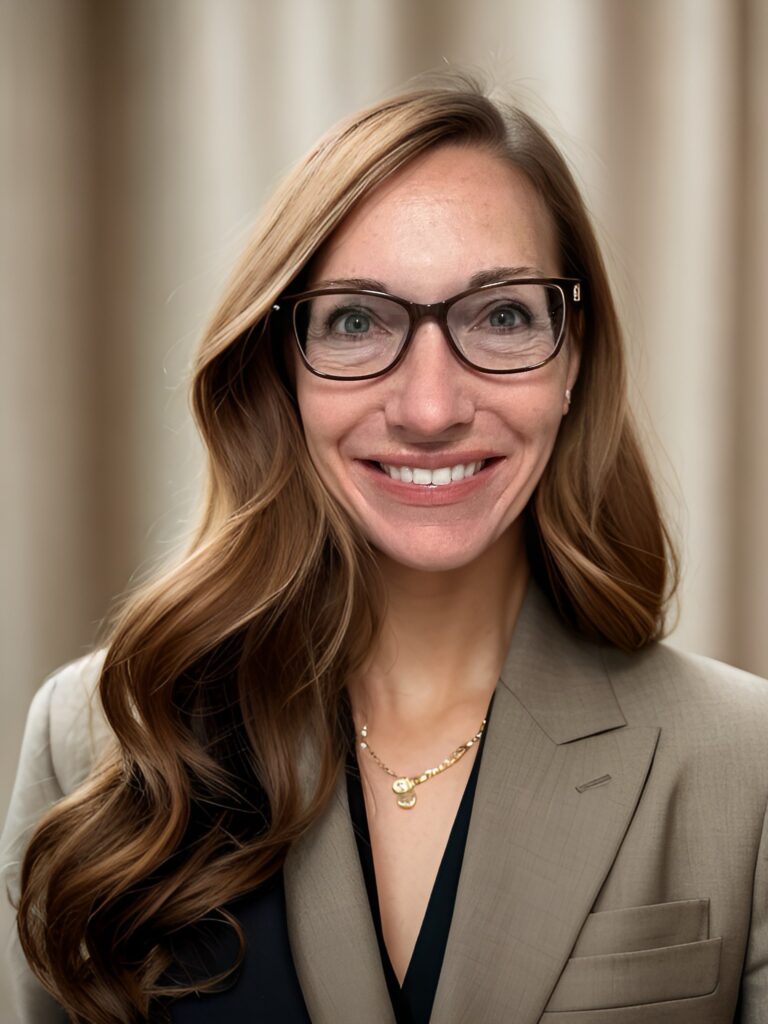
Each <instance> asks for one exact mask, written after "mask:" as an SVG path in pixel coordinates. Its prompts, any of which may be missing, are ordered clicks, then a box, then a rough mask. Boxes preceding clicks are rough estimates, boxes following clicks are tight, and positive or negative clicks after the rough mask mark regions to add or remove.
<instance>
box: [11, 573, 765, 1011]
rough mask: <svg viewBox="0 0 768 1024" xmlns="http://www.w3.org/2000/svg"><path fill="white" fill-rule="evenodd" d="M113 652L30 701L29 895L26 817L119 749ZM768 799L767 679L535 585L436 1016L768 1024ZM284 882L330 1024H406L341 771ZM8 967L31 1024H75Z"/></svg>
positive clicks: (16, 807) (302, 953)
mask: <svg viewBox="0 0 768 1024" xmlns="http://www.w3.org/2000/svg"><path fill="white" fill-rule="evenodd" d="M101 659H102V655H101V654H96V655H92V656H90V657H88V658H85V659H81V660H80V661H78V662H75V663H73V664H71V665H69V666H66V667H65V668H63V669H61V670H59V671H58V672H57V673H55V674H54V675H53V676H52V677H50V678H49V679H48V680H47V682H46V683H45V685H44V686H43V687H42V689H41V690H40V691H39V692H38V694H37V696H36V697H35V698H34V701H33V703H32V708H31V711H30V714H29V721H28V725H27V730H26V734H25V738H24V745H23V750H22V755H21V763H20V766H19V775H18V779H17V781H16V787H15V790H14V794H13V799H12V803H11V809H10V812H9V816H8V821H7V823H6V831H5V834H4V839H3V842H4V851H5V852H4V863H5V866H6V867H5V870H6V879H7V881H8V882H9V884H10V886H11V889H12V890H14V887H15V886H16V885H17V875H16V866H15V865H16V864H17V862H18V858H19V856H20V854H21V852H22V850H23V847H24V843H25V841H26V840H25V837H26V835H27V829H28V827H29V826H30V824H31V823H33V822H34V821H35V820H36V818H37V817H38V816H39V814H40V813H41V811H42V810H43V808H44V807H46V806H47V805H48V804H50V803H51V802H52V801H53V800H55V799H57V798H59V797H60V796H61V795H62V794H63V793H66V792H69V791H70V790H71V789H73V788H74V786H76V785H77V783H78V782H79V781H80V780H81V779H82V778H83V777H84V775H85V774H86V773H87V771H88V766H89V764H90V761H91V758H92V756H93V753H94V751H95V750H96V749H98V748H99V746H100V745H101V744H102V743H104V742H109V736H108V732H107V729H106V727H105V725H104V722H103V720H102V719H101V717H100V714H99V712H98V710H97V708H96V706H95V704H94V702H93V700H92V699H91V698H90V694H91V693H92V691H93V687H94V684H95V680H96V678H97V676H98V670H99V667H100V665H101ZM306 770H307V772H308V773H309V772H311V770H312V765H311V758H310V759H308V760H307V764H306ZM307 778H309V775H308V776H307ZM767 800H768V683H766V682H765V681H764V680H761V679H758V678H756V677H755V676H751V675H747V674H746V673H743V672H740V671H738V670H736V669H733V668H729V667H727V666H725V665H721V664H719V663H717V662H714V661H710V660H707V659H704V658H700V657H693V656H690V655H686V654H681V653H679V652H677V651H676V650H674V649H672V648H670V647H668V646H666V645H663V644H660V645H656V646H653V647H652V648H650V649H648V650H646V651H644V652H642V653H640V654H635V655H631V656H627V655H623V654H620V653H619V652H617V651H615V650H612V649H605V648H602V649H601V648H599V647H596V646H594V645H592V644H589V643H585V642H584V641H582V640H579V639H578V638H576V637H575V636H574V635H573V634H571V633H570V632H569V631H568V630H567V629H566V628H565V627H564V626H563V625H562V624H561V622H560V620H559V619H558V617H557V616H556V615H555V614H554V612H553V611H552V610H551V608H550V606H549V604H548V602H547V601H546V599H545V598H544V597H543V595H542V594H541V592H540V591H539V590H538V589H537V588H536V587H535V586H534V585H531V586H530V588H529V591H528V594H527V596H526V600H525V603H524V606H523V609H522V612H521V615H520V618H519V620H518V623H517V626H516V628H515V633H514V637H513V640H512V644H511V647H510V650H509V654H508V657H507V660H506V664H505V666H504V669H503V672H502V675H501V679H500V681H499V684H498V686H497V690H496V700H495V702H494V709H493V715H492V717H491V721H490V723H489V726H488V732H487V735H486V738H485V748H484V751H483V758H482V762H481V766H480V772H479V776H478V782H477V790H476V795H475V801H474V807H473V811H472V819H471V824H470V829H469V835H468V839H467V845H466V851H465V855H464V862H463V867H462V873H461V880H460V884H459V889H458V893H457V898H456V905H455V910H454V914H453V921H452V924H451V930H450V934H449V938H448V945H447V949H446V952H445V960H444V963H443V969H442V973H441V976H440V982H439V985H438V988H437V994H436V998H435V1004H434V1009H433V1013H432V1022H433V1024H466V1022H470V1021H471V1022H472V1024H507V1022H514V1024H534V1022H537V1021H538V1022H541V1024H587V1022H589V1024H640V1022H642V1024H646V1022H654V1024H673V1022H674V1024H682V1022H690V1024H715V1022H717V1024H726V1022H729V1024H730V1022H731V1021H734V1020H736V1021H739V1022H741V1024H766V1022H768V829H767V828H766V824H765V812H766V802H767ZM404 884H406V885H407V880H405V882H404ZM285 888H286V903H287V912H288V927H289V935H290V941H291V946H292V950H293V955H294V959H295V964H296V970H297V972H298V976H299V979H300V982H301V986H302V989H303V991H304V996H305V999H306V1003H307V1007H308V1009H309V1013H310V1016H311V1018H312V1020H313V1022H314V1024H360V1022H366V1024H394V1016H393V1013H392V1010H391V1007H390V1003H389V998H388V995H387V988H386V983H385V980H384V975H383V972H382V968H381V962H380V957H379V950H378V946H377V942H376V936H375V933H374V928H373V923H372V919H371V914H370V909H369V905H368V899H367V896H366V890H365V884H364V880H363V876H362V873H361V869H360V863H359V859H358V853H357V848H356V845H355V839H354V835H353V833H352V827H351V822H350V817H349V810H348V806H347V799H346V788H345V781H344V777H343V775H342V776H340V779H339V784H338V787H337V790H336V792H335V794H334V797H333V799H332V800H331V802H330V804H329V806H328V809H327V811H326V813H325V814H324V815H323V817H322V819H321V820H320V821H318V822H317V824H316V825H315V826H314V827H313V828H312V830H311V831H310V832H309V833H308V834H307V835H306V836H305V837H304V838H302V840H301V841H300V842H299V843H298V844H297V845H295V846H294V847H293V848H292V849H291V850H290V852H289V855H288V859H287V861H286V864H285ZM12 958H13V961H14V965H15V966H14V971H15V975H16V980H17V991H18V996H19V1000H20V1003H21V1012H22V1020H23V1021H24V1024H26V1022H35V1024H38V1022H39V1024H43V1022H46V1024H47V1022H49V1021H58V1020H63V1017H62V1016H61V1015H60V1012H59V1011H58V1010H57V1009H56V1007H55V1005H54V1004H53V1003H52V1001H51V1000H49V999H48V998H47V997H43V995H42V994H41V992H40V990H39V988H38V986H37V984H36V983H35V982H34V980H33V979H32V978H31V975H30V974H29V972H28V971H27V969H26V967H25V966H24V964H23V961H22V960H21V959H20V957H19V954H18V950H12ZM57 1014H58V1015H57Z"/></svg>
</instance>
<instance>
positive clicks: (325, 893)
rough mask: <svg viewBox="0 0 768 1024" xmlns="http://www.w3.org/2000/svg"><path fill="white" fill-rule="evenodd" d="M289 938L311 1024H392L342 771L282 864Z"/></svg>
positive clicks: (344, 777) (389, 1002)
mask: <svg viewBox="0 0 768 1024" xmlns="http://www.w3.org/2000/svg"><path fill="white" fill-rule="evenodd" d="M283 879H284V887H285V902H286V913H287V919H288V937H289V940H290V944H291V951H292V953H293V960H294V964H295V966H296V973H297V975H298V977H299V982H300V984H301V989H302V992H303V993H304V1001H305V1003H306V1005H307V1010H308V1011H309V1015H310V1017H311V1019H312V1024H357V1022H358V1021H371V1022H373V1021H375V1022H376V1024H395V1016H394V1012H393V1010H392V1003H391V1001H390V998H389V991H388V989H387V982H386V979H385V977H384V970H383V968H382V964H381V956H380V954H379V945H378V940H377V938H376V931H375V929H374V926H373V918H372V916H371V909H370V904H369V903H368V893H367V891H366V888H365V879H364V878H363V873H362V868H361V867H360V857H359V855H358V852H357V842H356V840H355V836H354V833H353V831H352V821H351V818H350V815H349V803H348V801H347V785H346V776H345V774H344V772H343V771H342V772H340V773H339V781H338V783H337V785H336V789H335V791H334V793H333V796H332V797H331V800H330V802H329V804H328V807H327V809H326V811H325V813H324V814H323V815H322V817H321V818H320V819H319V821H317V822H316V823H315V824H314V825H313V827H312V828H311V829H310V831H309V832H308V833H307V834H306V835H304V836H302V838H301V839H300V840H299V841H298V842H296V843H294V845H293V846H292V847H291V848H290V850H289V851H288V856H287V857H286V860H285V864H284V866H283Z"/></svg>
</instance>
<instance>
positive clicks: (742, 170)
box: [0, 0, 768, 1005]
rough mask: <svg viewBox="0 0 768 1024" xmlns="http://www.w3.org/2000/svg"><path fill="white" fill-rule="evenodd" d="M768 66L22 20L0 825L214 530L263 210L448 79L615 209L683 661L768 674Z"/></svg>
mask: <svg viewBox="0 0 768 1024" xmlns="http://www.w3.org/2000/svg"><path fill="white" fill-rule="evenodd" d="M767 54H768V5H766V4H765V3H763V2H762V0H738V2H734V0H644V2H643V3H636V2H634V0H582V2H580V3H573V2H572V0H539V2H538V3H537V4H535V5H534V4H529V3H525V2H523V0H519V2H517V0H515V2H511V0H477V2H475V3H474V4H471V5H470V4H467V3H465V2H459V0H421V2H417V3H414V2H413V0H357V2H355V3H347V2H344V0H326V2H325V3H317V2H315V0H281V2H280V3H275V2H272V0H164V2H163V3H157V2H154V0H111V2H110V3H108V4H105V3H103V2H101V0H67V2H66V3H65V2H63V0H5V2H4V4H3V5H2V6H1V7H0V118H1V119H2V139H3V145H2V149H1V150H0V188H1V189H2V197H1V202H2V210H3V217H2V239H1V241H0V302H1V304H2V311H3V319H2V344H3V356H4V360H3V361H4V367H5V372H4V373H3V374H2V375H0V424H1V425H2V435H1V437H0V445H1V446H2V455H3V467H4V485H5V486H4V489H3V490H4V498H5V500H4V501H3V503H2V505H1V506H0V507H1V508H2V513H1V514H2V529H3V534H4V537H5V544H4V546H3V555H2V571H3V578H2V589H3V607H4V614H3V616H2V617H0V638H1V639H2V644H0V649H1V650H2V654H1V655H0V657H1V658H2V679H3V689H2V700H3V729H4V736H3V739H4V742H3V744H2V750H0V796H1V797H2V801H6V800H7V797H8V793H9V790H10V783H11V779H12V775H13V771H14V766H15V762H16V757H17V754H18V748H19V742H20V733H21V726H22V722H23V718H24V715H25V712H26V707H27V705H28V702H29V699H30V697H31V694H32V692H33V691H34V689H35V688H36V687H37V686H38V685H39V683H40V682H41V680H42V678H43V676H44V675H45V674H46V673H47V672H49V671H50V670H52V669H53V668H54V667H55V666H56V665H58V664H60V663H61V662H63V661H65V660H67V659H70V658H74V657H76V656H78V655H79V654H80V653H82V652H83V651H84V650H85V649H86V648H87V647H88V645H89V644H90V643H91V641H92V638H93V636H94V633H95V628H96V625H97V623H98V621H99V620H100V618H101V617H102V616H103V615H105V614H106V612H107V611H108V609H109V607H110V603H111V601H112V600H113V599H114V597H115V596H116V595H117V594H119V593H120V592H121V591H122V590H123V589H124V588H125V587H126V586H127V585H128V584H129V582H130V581H131V580H132V579H136V578H137V577H141V576H142V575H143V574H146V573H149V572H150V571H151V570H152V568H153V566H155V565H157V564H158V563H159V562H162V561H163V560H165V559H167V558H169V557H171V556H172V553H173V551H174V549H175V547H176V545H177V543H178V539H179V538H180V537H181V536H183V535H184V534H185V532H186V530H187V528H188V524H189V519H190V517H191V515H192V513H193V509H194V507H195V503H196V500H197V495H198V485H199V474H200V466H201V452H200V448H199V444H198V442H197V439H196V437H195V434H194V431H193V429H192V427H191V424H190V421H189V415H188V409H187V393H186V386H187V370H188V366H189V360H190V356H191V353H192V351H193V350H194V347H195V344H196V342H197V339H198V336H199V333H200V331H201V329H202V325H203V323H204V321H205V318H206V316H207V314H208V312H209V311H210V310H211V308H212V306H213V304H214V302H215V300H216V296H217V293H218V290H219V288H220V287H221V284H222V282H223V280H224V278H225V277H226V274H227V271H228V268H229V266H230V265H231V263H232V262H233V260H234V259H235V256H236V254H237V253H238V252H239V250H240V248H241V246H242V245H243V243H244V240H245V237H246V235H247V233H248V229H249V226H250V224H251V223H252V221H253V219H254V218H255V216H256V213H257V211H258V209H259V207H260V205H261V203H262V202H263V201H264V200H265V199H266V197H267V196H268V195H269V194H270V192H271V190H272V188H273V187H274V185H275V184H276V182H277V180H278V179H279V177H280V176H281V175H282V174H283V173H284V172H285V171H286V170H287V169H288V168H289V166H290V165H291V164H292V163H293V162H294V161H295V160H296V159H298V158H299V157H300V155H301V154H302V153H303V152H304V151H305V150H306V148H307V147H308V146H309V145H310V144H311V142H312V141H313V140H314V139H315V138H316V137H317V136H318V135H319V134H320V133H321V132H322V131H324V130H325V129H326V128H327V127H328V126H329V125H330V124H331V123H332V122H333V121H334V120H335V119H337V118H338V117H340V116H341V115H343V114H344V113H346V112H347V111H350V110H353V109H355V108H358V107H359V106H361V105H362V104H364V103H366V102H370V101H372V100H374V99H376V98H377V97H379V96H380V95H382V94H383V93H384V92H385V91H389V90H391V89H393V88H394V87H395V86H396V85H397V84H398V83H400V82H402V81H404V80H405V79H406V78H408V77H410V76H411V75H413V74H415V73H417V72H419V71H422V70H425V69H427V68H430V67H432V68H434V67H439V66H441V65H444V64H446V63H447V64H459V65H463V66H468V67H469V68H473V67H474V68H478V69H480V70H482V71H485V73H486V74H487V75H488V76H489V77H490V79H491V80H493V81H495V82H496V83H497V84H498V85H499V86H501V87H503V88H506V89H508V90H509V91H511V92H512V94H513V95H514V96H516V97H517V98H518V99H519V100H520V101H521V102H522V103H523V104H524V105H525V106H527V107H528V108H529V109H530V110H531V112H532V113H533V114H534V115H535V116H537V117H539V118H540V119H541V120H542V121H543V122H544V123H545V125H546V126H547V127H548V128H549V129H550V131H551V132H552V134H553V136H554V137H555V140H556V141H557V143H558V144H559V145H560V146H561V147H562V148H563V149H564V150H565V151H566V154H567V156H568V158H569V160H570V162H571V164H572V166H573V168H574V170H575V173H576V175H577V178H578V180H579V181H580V183H581V184H582V186H583V188H584V190H585V192H586V195H587V200H588V204H589V207H590V209H591V211H592V213H593V216H594V218H595V221H596V224H597V227H598V232H599V234H600V237H601V239H602V241H603V243H604V246H605V250H606V253H607V258H608V262H609V266H610V270H611V275H612V279H613V281H614V284H615V287H616V291H617V294H618V297H619V301H620V306H621V309H622V311H623V314H624V320H625V323H626V327H627V339H628V345H629V350H630V362H631V373H632V391H633V397H634V401H635V404H636V405H637V407H638V410H639V414H640V418H641V422H642V423H643V424H644V429H645V432H646V433H647V434H648V436H649V439H650V443H651V446H652V449H653V452H654V459H655V462H656V463H657V465H658V467H659V472H660V476H661V478H662V479H663V480H664V481H665V486H664V500H665V502H666V504H667V506H668V508H669V510H670V513H671V515H672V518H673V521H674V522H675V524H676V527H677V530H678V533H679V535H680V536H681V539H682V541H683V553H684V569H685V576H684V584H683V588H682V592H681V600H680V616H679V625H678V627H677V629H676V631H675V632H674V634H673V636H672V642H673V643H677V644H680V645H681V646H685V647H687V648H690V649H694V650H697V651H700V652H701V653H704V654H709V655H712V656H714V657H718V658H721V659H724V660H726V661H729V662H731V663H733V664H736V665H740V666H742V667H744V668H746V669H749V670H751V671H754V672H758V673H760V674H763V675H767V676H768V629H766V626H765V618H766V614H768V534H767V532H766V528H765V524H766V522H768V457H767V456H766V452H768V403H766V401H765V391H766V386H767V385H768V313H767V312H766V302H765V297H764V292H765V280H766V274H767V273H768V184H767V183H768V133H767V132H766V131H765V124H766V97H768V71H767V70H766V69H767V68H768V61H767V60H766V55H767ZM0 998H2V997H1V995H0ZM3 1004H4V1005H5V1002H4V1000H3Z"/></svg>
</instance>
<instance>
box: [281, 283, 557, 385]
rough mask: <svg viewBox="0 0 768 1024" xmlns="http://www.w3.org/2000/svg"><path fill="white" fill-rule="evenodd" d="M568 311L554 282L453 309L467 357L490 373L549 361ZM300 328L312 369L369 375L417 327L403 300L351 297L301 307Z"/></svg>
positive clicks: (491, 293) (506, 288)
mask: <svg viewBox="0 0 768 1024" xmlns="http://www.w3.org/2000/svg"><path fill="white" fill-rule="evenodd" d="M564 312H565V306H564V302H563V295H562V292H561V291H560V289H559V287H557V286H556V285H551V284H516V283H514V282H513V283H509V284H504V285H497V286H494V287H493V288H482V289H478V290H477V291H475V292H471V293H469V294H467V295H464V296H462V298H460V299H458V300H457V301H455V302H453V303H452V304H451V305H450V306H449V308H448V311H447V323H448V329H449V331H450V333H451V337H452V338H453V341H454V343H455V344H456V346H457V347H458V348H459V350H460V351H461V353H462V354H463V355H464V357H465V358H466V359H467V360H468V361H469V362H470V363H472V364H473V365H474V366H476V367H477V368H478V369H484V370H496V371H499V370H502V371H503V370H526V369H532V368H533V367H535V366H538V365H539V364H540V363H543V362H545V361H546V360H547V359H548V358H549V357H550V356H551V355H552V353H553V351H554V350H555V349H556V347H557V345H558V342H559V340H560V335H561V333H562V330H563V323H564ZM294 323H295V327H296V334H297V337H298V340H299V344H300V345H301V347H302V351H303V352H304V356H305V358H306V360H307V362H308V363H309V365H310V366H311V367H312V368H313V369H314V370H317V371H318V372H319V373H325V374H330V375H332V376H339V377H343V376H350V377H354V376H365V375H367V374H372V373H378V372H381V371H382V370H384V369H386V368H387V367H389V366H390V365H391V364H392V363H393V362H394V361H395V360H396V358H397V356H398V354H399V352H400V349H401V348H402V346H403V344H404V342H405V340H406V338H407V336H408V331H409V329H410V318H409V314H408V310H407V309H406V307H405V306H402V305H401V304H400V303H399V302H397V301H396V300H395V299H391V298H387V297H384V296H377V295H366V294H365V293H362V292H355V291H348V292H338V293H334V294H330V295H316V296H313V297H311V298H307V299H302V300H300V301H299V302H297V303H296V307H295V311H294Z"/></svg>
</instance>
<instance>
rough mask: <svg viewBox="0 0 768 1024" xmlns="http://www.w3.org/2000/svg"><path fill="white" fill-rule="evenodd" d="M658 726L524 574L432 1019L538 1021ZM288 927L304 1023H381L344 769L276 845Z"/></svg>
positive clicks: (611, 854)
mask: <svg viewBox="0 0 768 1024" xmlns="http://www.w3.org/2000/svg"><path fill="white" fill-rule="evenodd" d="M658 735H659V730H658V729H656V728H629V727H627V725H626V721H625V719H624V716H623V715H622V713H621V709H620V708H619V706H618V704H617V702H616V699H615V697H614V695H613V691H612V688H611V685H610V682H609V680H608V677H607V676H606V674H605V670H604V668H603V666H602V660H601V658H600V654H599V649H598V648H596V647H595V646H593V645H591V644H586V643H584V642H582V641H580V640H579V639H578V638H577V637H576V636H575V635H573V634H571V633H570V632H569V631H568V630H567V629H566V628H565V627H564V626H563V624H562V623H561V622H560V620H559V618H558V617H557V616H556V615H555V613H554V612H553V611H552V610H551V608H550V607H549V604H548V602H547V600H546V598H545V597H544V596H543V594H542V593H541V592H540V591H539V590H538V588H537V587H536V586H535V584H533V583H531V585H530V586H529V588H528V593H527V595H526V599H525V602H524V605H523V608H522V610H521V613H520V616H519V618H518V622H517V624H516V626H515V632H514V636H513V639H512V644H511V647H510V650H509V654H508V656H507V660H506V663H505V665H504V669H503V671H502V676H501V679H500V681H499V683H498V685H497V688H496V698H495V700H494V706H493V714H492V716H491V720H490V722H489V725H488V733H487V735H486V737H485V745H484V748H483V759H482V763H481V766H480V772H479V775H478V781H477V790H476V793H475V799H474V804H473V811H472V819H471V823H470V829H469V835H468V837H467V845H466V849H465V853H464V862H463V866H462V872H461V879H460V882H459V888H458V892H457V896H456V904H455V907H454V913H453V920H452V923H451V929H450V933H449V936H448V945H447V948H446V952H445V959H444V961H443V968H442V972H441V975H440V981H439V984H438V988H437V992H436V995H435V1003H434V1008H433V1012H432V1019H433V1020H435V1021H439V1022H440V1024H459V1022H460V1021H465V1020H473V1021H477V1022H478V1024H484V1022H495V1021H498V1020H510V1019H511V1020H514V1021H515V1022H516V1024H533V1022H535V1021H538V1020H539V1017H540V1016H541V1013H542V1012H543V1009H544V1007H545V1006H546V1003H547V1000H548V999H549V996H550V994H551V992H552V990H553V988H554V987H555V985H556V984H557V979H558V977H559V975H560V972H561V971H562V969H563V967H564V965H565V962H566V960H567V958H568V955H569V953H570V951H571V949H572V948H573V945H574V943H575V941H576V937H577V935H578V933H579V930H580V929H581V926H582V924H583V922H584V919H585V917H586V916H587V914H588V913H589V911H590V909H591V907H592V904H593V903H594V901H595V899H596V897H597V895H598V892H599V889H600V887H601V885H602V883H603V881H604V879H605V877H606V875H607V873H608V871H609V869H610V866H611V864H612V862H613V860H614V858H615V856H616V853H617V851H618V849H619V846H620V844H621V841H622V838H623V836H624V833H625V831H626V829H627V827H628V825H629V822H630V821H631V819H632V815H633V813H634V809H635V806H636V805H637V801H638V799H639V797H640V794H641V792H642V789H643V786H644V784H645V780H646V777H647V774H648V771H649V768H650V764H651V761H652V759H653V754H654V751H655V747H656V742H657V740H658ZM284 878H285V890H286V906H287V913H288V929H289V936H290V940H291V946H292V950H293V954H294V960H295V963H296V970H297V973H298V976H299V980H300V982H301V986H302V990H303V992H304V997H305V1001H306V1004H307V1008H308V1010H309V1013H310V1016H311V1018H312V1020H313V1024H347V1022H349V1024H352V1022H357V1021H360V1020H371V1021H376V1022H377V1024H394V1015H393V1012H392V1008H391V1004H390V1001H389V995H388V992H387V986H386V981H385V978H384V973H383V970H382V966H381V959H380V956H379V949H378V943H377V940H376V934H375V931H374V927H373V921H372V918H371V912H370V907H369V904H368V898H367V894H366V890H365V882H364V879H363V876H362V871H361V868H360V863H359V858H358V853H357V846H356V842H355V838H354V835H353V832H352V824H351V820H350V817H349V809H348V805H347V797H346V780H345V777H344V774H343V773H341V774H340V778H339V782H338V785H337V787H336V790H335V792H334V795H333V797H332V799H331V801H330V803H329V806H328V808H327V810H326V812H325V813H324V814H323V816H322V817H321V818H320V819H319V820H318V821H317V822H316V823H315V825H314V826H313V827H312V829H310V831H309V833H307V834H306V835H305V836H304V837H302V839H301V840H299V842H297V843H296V844H295V845H294V846H293V847H292V848H291V850H290V851H289V854H288V857H287V859H286V863H285V868H284Z"/></svg>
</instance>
